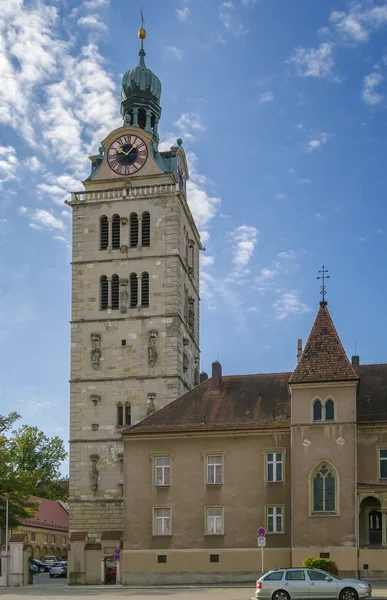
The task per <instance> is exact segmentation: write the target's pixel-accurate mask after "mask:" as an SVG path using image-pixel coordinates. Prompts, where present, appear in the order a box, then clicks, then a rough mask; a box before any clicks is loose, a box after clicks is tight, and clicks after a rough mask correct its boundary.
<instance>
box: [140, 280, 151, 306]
mask: <svg viewBox="0 0 387 600" xmlns="http://www.w3.org/2000/svg"><path fill="white" fill-rule="evenodd" d="M141 306H149V273H143V274H142V286H141Z"/></svg>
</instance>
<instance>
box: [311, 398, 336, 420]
mask: <svg viewBox="0 0 387 600" xmlns="http://www.w3.org/2000/svg"><path fill="white" fill-rule="evenodd" d="M312 413H313V417H312V418H313V421H334V420H335V403H334V401H333V400H332V398H328V399H327V400H325V402H321V400H319V399H317V400H314V402H313V408H312Z"/></svg>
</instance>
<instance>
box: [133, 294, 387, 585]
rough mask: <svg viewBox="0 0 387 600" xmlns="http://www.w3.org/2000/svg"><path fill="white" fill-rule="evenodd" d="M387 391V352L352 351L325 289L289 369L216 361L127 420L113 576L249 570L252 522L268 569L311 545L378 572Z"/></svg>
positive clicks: (317, 552) (307, 552)
mask: <svg viewBox="0 0 387 600" xmlns="http://www.w3.org/2000/svg"><path fill="white" fill-rule="evenodd" d="M386 397H387V364H375V365H360V360H359V357H357V356H355V357H353V358H352V361H351V362H350V361H349V360H348V358H347V356H346V354H345V352H344V349H343V346H342V344H341V342H340V339H339V336H338V334H337V332H336V329H335V326H334V324H333V321H332V319H331V317H330V314H329V311H328V307H327V304H326V302H322V303H321V304H320V307H319V310H318V313H317V316H316V319H315V322H314V324H313V327H312V330H311V332H310V335H309V338H308V340H307V343H306V345H305V349H304V350H303V351H302V349H300V352H299V359H298V363H297V365H296V368H295V370H294V371H293V373H270V374H259V375H242V376H240V375H236V376H222V369H221V366H220V364H219V363H218V362H215V363H213V371H212V377H211V378H210V379H206V380H204V381H203V382H202V383H201V384H200V386H198V387H196V388H195V389H193V390H191V391H190V392H188V393H186V394H185V395H184V396H182V397H181V398H179V399H177V400H176V401H174V402H173V403H172V404H170V405H168V406H166V407H165V408H163V409H162V410H160V411H158V412H157V413H156V414H154V415H152V416H150V417H149V418H147V419H145V420H144V421H142V422H141V423H139V424H137V425H134V426H133V427H131V428H127V429H125V430H124V432H123V436H124V446H125V450H124V452H125V458H124V469H125V472H124V515H125V518H124V549H123V560H122V579H123V582H124V583H126V584H149V583H153V584H155V583H161V582H162V583H195V582H200V583H204V582H207V583H210V582H211V583H213V582H225V581H233V582H236V581H244V580H245V581H246V580H253V579H254V578H255V577H256V575H257V574H258V573H259V572H260V570H261V554H260V553H261V550H260V549H258V548H257V533H256V532H257V528H259V527H264V528H265V529H266V532H267V534H266V544H267V545H266V548H265V550H264V569H265V570H268V569H273V568H277V567H290V566H300V565H301V564H302V561H303V560H304V559H305V558H307V557H308V556H316V557H325V558H332V559H333V560H335V561H336V562H337V565H338V567H339V569H340V571H341V573H342V574H344V575H345V574H347V575H351V576H356V575H359V574H360V575H361V576H362V577H367V576H368V577H372V576H373V577H375V576H376V577H378V576H381V577H385V576H386V573H387V568H386V564H387V537H386V536H387V404H386ZM188 466H189V468H188ZM133 487H135V489H136V494H135V495H133V494H131V493H130V490H131V489H133Z"/></svg>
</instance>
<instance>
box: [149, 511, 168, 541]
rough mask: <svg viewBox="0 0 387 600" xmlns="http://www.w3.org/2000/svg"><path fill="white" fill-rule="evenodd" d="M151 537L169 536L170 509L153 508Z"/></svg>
mask: <svg viewBox="0 0 387 600" xmlns="http://www.w3.org/2000/svg"><path fill="white" fill-rule="evenodd" d="M153 535H171V509H170V508H155V509H154V515H153Z"/></svg>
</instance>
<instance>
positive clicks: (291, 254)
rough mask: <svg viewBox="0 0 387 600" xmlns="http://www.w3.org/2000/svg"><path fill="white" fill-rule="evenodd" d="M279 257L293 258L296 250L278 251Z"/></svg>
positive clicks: (283, 258) (282, 258)
mask: <svg viewBox="0 0 387 600" xmlns="http://www.w3.org/2000/svg"><path fill="white" fill-rule="evenodd" d="M277 258H279V259H280V260H292V259H293V258H294V252H293V250H287V251H285V252H278V254H277Z"/></svg>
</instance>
